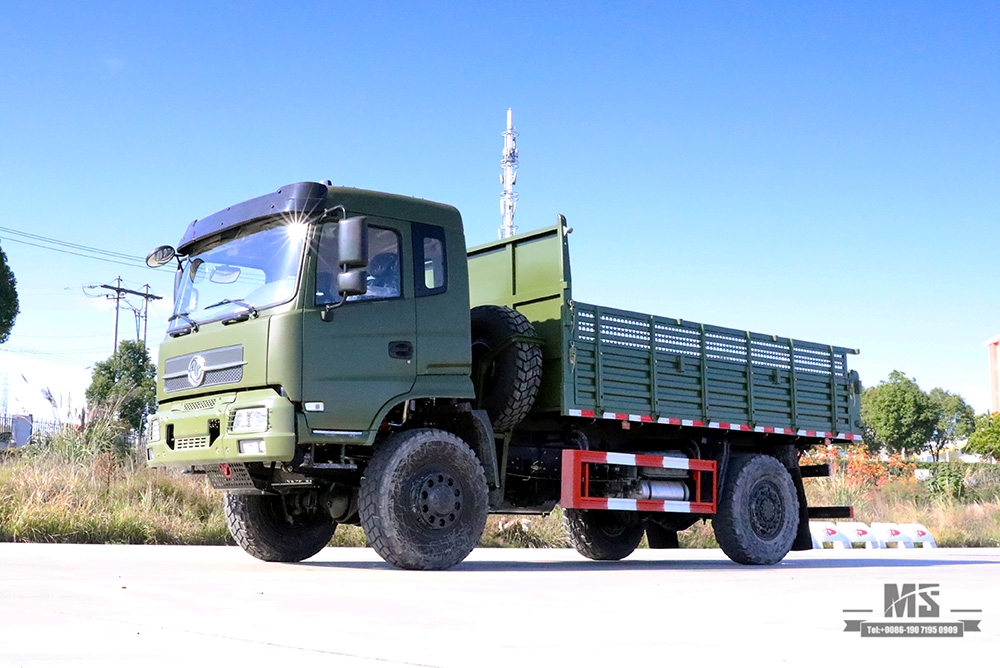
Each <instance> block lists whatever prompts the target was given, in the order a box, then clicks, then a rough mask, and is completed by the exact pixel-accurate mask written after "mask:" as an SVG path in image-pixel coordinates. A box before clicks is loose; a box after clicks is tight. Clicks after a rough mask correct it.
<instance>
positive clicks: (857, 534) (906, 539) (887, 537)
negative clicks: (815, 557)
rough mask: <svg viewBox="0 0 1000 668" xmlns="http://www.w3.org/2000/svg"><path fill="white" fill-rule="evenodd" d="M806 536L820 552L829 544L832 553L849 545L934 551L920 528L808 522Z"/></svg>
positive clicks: (924, 529) (926, 532)
mask: <svg viewBox="0 0 1000 668" xmlns="http://www.w3.org/2000/svg"><path fill="white" fill-rule="evenodd" d="M809 533H810V534H811V535H812V543H813V548H814V549H817V550H821V549H824V548H825V547H826V543H830V544H831V545H832V546H833V547H834V548H835V549H841V550H849V549H851V548H853V547H854V545H853V543H864V544H865V548H866V549H869V550H872V549H885V548H888V547H889V545H890V544H892V545H894V546H895V547H896V548H898V549H909V548H913V547H914V545H921V546H923V547H925V548H933V547H937V542H936V541H935V540H934V536H932V535H931V532H930V531H929V530H928V529H927V527H925V526H924V525H923V524H912V523H911V524H894V523H892V522H872V524H871V526H868V525H867V524H865V523H864V522H837V523H836V524H834V523H833V522H821V521H816V520H813V521H811V522H809Z"/></svg>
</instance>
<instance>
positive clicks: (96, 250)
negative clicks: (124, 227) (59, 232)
mask: <svg viewBox="0 0 1000 668" xmlns="http://www.w3.org/2000/svg"><path fill="white" fill-rule="evenodd" d="M0 232H7V233H8V234H15V235H17V236H19V237H27V238H28V239H35V240H36V241H44V242H46V243H50V244H56V245H58V246H66V247H67V248H75V249H77V250H81V251H88V252H91V253H101V254H104V255H113V256H116V257H120V258H122V259H124V260H134V261H137V262H143V263H145V261H146V260H145V258H141V257H139V256H137V255H128V254H126V253H119V252H117V251H109V250H104V249H103V248H95V247H94V246H84V245H83V244H75V243H72V242H70V241H62V240H61V239H52V238H50V237H43V236H42V235H40V234H32V233H31V232H21V231H20V230H15V229H11V228H9V227H0Z"/></svg>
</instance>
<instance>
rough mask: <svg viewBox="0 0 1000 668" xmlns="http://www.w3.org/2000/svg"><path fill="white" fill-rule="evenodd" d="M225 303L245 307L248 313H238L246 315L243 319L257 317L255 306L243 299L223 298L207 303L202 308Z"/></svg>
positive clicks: (206, 308)
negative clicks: (219, 300)
mask: <svg viewBox="0 0 1000 668" xmlns="http://www.w3.org/2000/svg"><path fill="white" fill-rule="evenodd" d="M226 304H236V305H237V306H242V307H243V308H245V309H246V310H247V311H248V312H249V313H248V314H242V313H241V314H240V315H247V318H243V319H244V320H247V319H249V318H256V317H257V308H256V307H255V306H254V305H253V304H251V303H250V302H246V301H243V300H242V299H223V300H222V301H221V302H215V303H214V304H209V305H208V306H206V307H205V308H204V310H205V311H207V310H208V309H210V308H215V307H216V306H225V305H226Z"/></svg>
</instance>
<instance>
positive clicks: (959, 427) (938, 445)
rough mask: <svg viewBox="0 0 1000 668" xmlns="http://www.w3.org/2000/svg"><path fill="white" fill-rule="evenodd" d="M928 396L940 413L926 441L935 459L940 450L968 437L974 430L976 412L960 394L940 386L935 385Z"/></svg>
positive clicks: (939, 454)
mask: <svg viewBox="0 0 1000 668" xmlns="http://www.w3.org/2000/svg"><path fill="white" fill-rule="evenodd" d="M928 396H929V397H930V399H931V401H932V402H934V403H935V404H937V406H938V412H939V413H940V415H941V417H939V418H938V421H937V425H936V426H935V427H934V433H933V434H931V438H930V441H928V443H927V445H928V447H929V448H930V451H931V454H932V455H933V456H934V461H937V460H938V457H940V456H941V450H943V449H944V448H945V447H947V446H948V445H950V444H953V443H955V442H957V441H960V440H962V439H963V438H968V436H969V435H970V434H972V432H974V431H975V430H976V412H975V411H974V410H973V409H972V406H970V405H969V404H967V403H965V399H963V398H962V396H961V395H959V394H953V393H951V392H949V391H947V390H942V389H941V388H940V387H935V388H934V389H933V390H931V391H930V394H929V395H928Z"/></svg>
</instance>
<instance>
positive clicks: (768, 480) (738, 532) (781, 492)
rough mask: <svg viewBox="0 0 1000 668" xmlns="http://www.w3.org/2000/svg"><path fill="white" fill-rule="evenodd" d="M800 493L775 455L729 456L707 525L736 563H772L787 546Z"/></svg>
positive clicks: (792, 537)
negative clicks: (716, 500) (710, 522)
mask: <svg viewBox="0 0 1000 668" xmlns="http://www.w3.org/2000/svg"><path fill="white" fill-rule="evenodd" d="M798 526H799V498H798V493H797V492H796V491H795V483H794V482H793V481H792V476H791V475H790V474H789V473H788V470H787V469H786V468H785V467H784V465H782V463H781V462H779V461H778V460H777V459H775V458H774V457H770V456H768V455H757V454H736V455H733V456H732V457H730V459H729V466H728V471H727V472H726V480H725V482H724V484H723V486H722V493H721V495H720V496H719V508H718V512H717V513H716V515H715V517H714V518H713V519H712V528H713V530H714V531H715V539H716V540H717V541H718V542H719V547H721V548H722V551H723V552H725V553H726V556H728V557H729V558H730V559H732V560H733V561H735V562H736V563H739V564H755V565H770V564H776V563H778V562H779V561H781V560H782V559H784V557H785V555H786V554H788V551H789V550H790V549H791V548H792V543H793V542H794V541H795V535H796V533H798Z"/></svg>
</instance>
